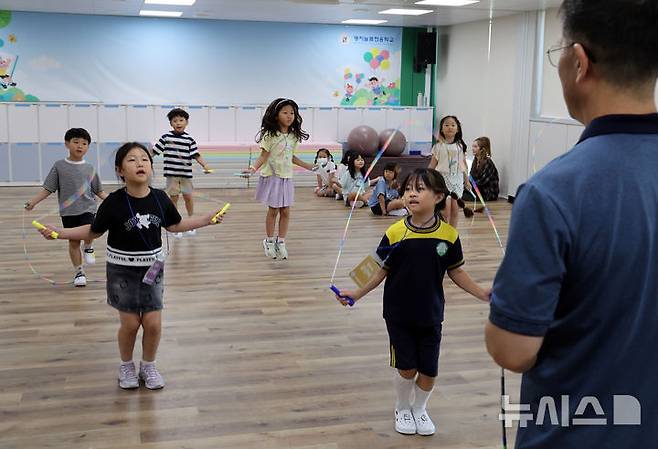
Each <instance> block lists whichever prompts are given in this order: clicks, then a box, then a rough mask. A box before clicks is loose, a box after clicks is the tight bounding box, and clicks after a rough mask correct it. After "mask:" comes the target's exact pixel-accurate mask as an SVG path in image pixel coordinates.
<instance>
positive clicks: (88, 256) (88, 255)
mask: <svg viewBox="0 0 658 449" xmlns="http://www.w3.org/2000/svg"><path fill="white" fill-rule="evenodd" d="M82 255H83V256H84V259H85V263H86V264H87V265H93V264H95V263H96V253H95V252H94V247H93V246H91V245H89V246H87V245H84V244H83V250H82Z"/></svg>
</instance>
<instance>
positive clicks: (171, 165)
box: [153, 108, 210, 238]
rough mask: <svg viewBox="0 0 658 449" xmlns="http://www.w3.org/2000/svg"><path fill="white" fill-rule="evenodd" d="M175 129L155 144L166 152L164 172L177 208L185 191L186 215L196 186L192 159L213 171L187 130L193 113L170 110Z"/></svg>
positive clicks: (156, 149) (191, 208)
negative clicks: (193, 177) (179, 198)
mask: <svg viewBox="0 0 658 449" xmlns="http://www.w3.org/2000/svg"><path fill="white" fill-rule="evenodd" d="M167 118H168V119H169V123H170V124H171V128H172V130H171V131H169V132H168V133H166V134H163V135H162V137H160V139H159V140H158V141H157V142H156V143H155V145H154V146H153V152H154V153H155V154H156V155H159V154H162V155H164V176H165V179H166V180H167V186H166V189H165V190H166V191H167V194H169V197H170V198H171V201H172V202H173V203H174V205H175V206H176V208H178V197H179V196H180V195H181V194H182V195H183V200H184V201H185V209H187V215H188V216H190V217H191V216H192V215H193V214H194V199H193V193H194V187H193V186H192V159H195V160H196V161H197V162H198V163H199V164H200V165H201V167H203V171H204V172H205V173H210V169H209V168H208V165H207V164H206V161H205V160H204V159H203V157H202V156H201V153H199V151H198V150H197V145H196V141H195V140H194V139H193V138H192V137H191V136H190V135H189V134H187V133H186V132H185V128H187V124H188V120H189V118H190V115H189V114H188V113H187V112H186V111H184V110H183V109H180V108H175V109H172V110H171V111H169V113H168V114H167ZM186 234H188V235H194V234H196V230H191V231H187V232H186ZM174 236H175V237H176V238H181V237H182V236H183V234H182V233H180V232H178V233H175V234H174Z"/></svg>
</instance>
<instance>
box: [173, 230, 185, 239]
mask: <svg viewBox="0 0 658 449" xmlns="http://www.w3.org/2000/svg"><path fill="white" fill-rule="evenodd" d="M174 238H176V239H182V238H183V233H182V232H174Z"/></svg>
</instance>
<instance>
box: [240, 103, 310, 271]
mask: <svg viewBox="0 0 658 449" xmlns="http://www.w3.org/2000/svg"><path fill="white" fill-rule="evenodd" d="M308 137H309V135H308V133H306V132H305V131H304V130H303V129H302V117H301V116H300V115H299V107H298V106H297V103H295V102H294V101H293V100H291V99H289V98H277V99H276V100H274V101H273V102H272V103H270V105H269V106H268V107H267V109H266V110H265V114H264V115H263V120H262V123H261V127H260V131H259V132H258V134H257V135H256V142H257V143H259V144H260V149H261V152H260V156H259V157H258V159H257V160H256V162H254V165H252V166H251V167H249V168H248V169H246V170H244V171H243V173H244V174H248V175H252V174H254V173H256V172H257V171H258V170H259V169H260V177H259V178H258V186H257V187H256V199H257V200H258V201H260V202H261V203H263V204H265V205H266V206H267V215H266V217H265V239H263V249H264V250H265V256H267V257H269V258H271V259H287V258H288V250H287V249H286V243H285V239H286V235H287V233H288V224H289V222H290V206H292V204H293V202H294V198H295V187H294V185H293V182H292V173H293V170H292V166H293V164H295V165H298V166H300V167H303V168H305V169H307V170H314V169H315V166H313V165H311V164H307V163H306V162H304V161H302V160H301V159H299V158H298V157H297V156H295V150H296V149H297V146H298V145H299V142H301V141H302V140H307V139H308ZM277 216H278V217H279V235H278V237H276V238H275V237H274V228H275V225H276V218H277Z"/></svg>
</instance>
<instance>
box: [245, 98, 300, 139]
mask: <svg viewBox="0 0 658 449" xmlns="http://www.w3.org/2000/svg"><path fill="white" fill-rule="evenodd" d="M284 106H292V109H293V111H294V113H295V120H294V121H293V122H292V125H290V129H288V132H291V133H293V134H294V135H295V137H296V138H297V140H299V141H302V140H307V139H308V138H309V135H308V133H307V132H306V131H304V130H303V129H302V117H301V115H299V106H297V103H295V102H294V101H293V100H291V99H289V98H277V99H276V100H274V101H273V102H272V103H270V105H269V106H268V107H267V109H266V110H265V114H263V121H262V123H261V125H260V131H258V134H256V142H260V141H261V140H263V138H264V137H265V136H267V135H272V136H273V135H276V133H278V132H279V131H280V129H279V121H278V120H277V116H278V115H279V111H281V108H283V107H284Z"/></svg>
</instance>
